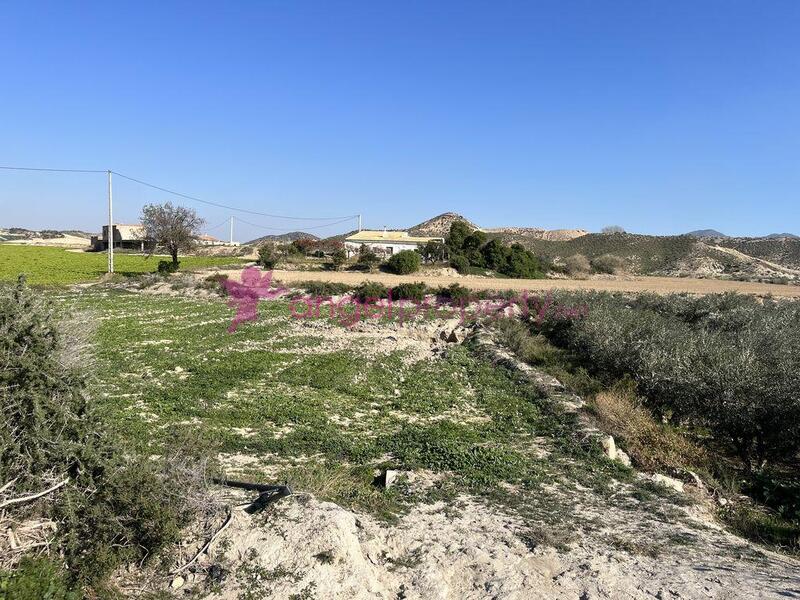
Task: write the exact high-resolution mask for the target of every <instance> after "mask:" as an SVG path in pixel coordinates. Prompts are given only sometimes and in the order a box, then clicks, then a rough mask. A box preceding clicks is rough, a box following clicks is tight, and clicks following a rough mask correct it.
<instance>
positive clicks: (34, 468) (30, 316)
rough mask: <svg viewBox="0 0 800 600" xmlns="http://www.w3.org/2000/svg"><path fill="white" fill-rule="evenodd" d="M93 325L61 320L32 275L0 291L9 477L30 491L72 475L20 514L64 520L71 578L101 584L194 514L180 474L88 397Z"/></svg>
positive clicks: (1, 425)
mask: <svg viewBox="0 0 800 600" xmlns="http://www.w3.org/2000/svg"><path fill="white" fill-rule="evenodd" d="M86 333H87V327H86V324H85V323H77V324H74V325H69V324H67V323H64V322H59V321H58V320H57V319H56V315H55V309H54V308H52V307H51V306H49V305H48V304H46V303H45V302H43V301H41V300H39V299H38V298H37V296H36V295H34V294H33V293H32V292H31V291H30V290H29V289H28V288H27V286H25V284H24V280H23V279H21V280H20V282H19V283H18V285H17V286H16V287H15V288H13V289H10V290H8V289H7V290H0V413H2V414H3V417H4V418H3V419H2V420H0V481H4V482H5V481H11V480H15V483H14V487H13V490H14V493H15V494H20V495H22V494H24V493H26V492H33V491H40V490H42V489H45V488H46V487H47V486H48V484H49V483H51V482H52V481H53V480H61V479H64V478H66V479H68V483H67V484H66V485H65V486H63V487H62V488H60V489H59V490H58V491H57V492H54V494H52V495H49V496H48V497H47V498H46V499H43V500H41V501H39V502H35V503H29V504H24V505H20V506H18V507H15V508H14V509H12V512H11V514H12V515H14V516H15V518H17V519H21V518H24V517H28V516H43V517H46V518H52V519H53V520H55V521H57V522H58V523H59V528H58V538H57V540H56V545H57V549H58V551H59V552H60V553H61V555H62V556H63V557H64V560H65V562H66V564H67V566H68V567H69V572H70V575H71V578H72V579H73V580H74V581H76V582H78V583H81V584H95V583H97V582H98V581H101V580H102V579H103V578H104V577H105V576H107V575H108V574H109V573H110V572H111V571H112V570H114V569H115V568H117V567H118V566H120V565H121V564H123V563H126V562H130V561H137V562H139V561H142V560H144V559H145V558H146V557H148V556H153V555H155V554H157V553H158V552H159V551H160V550H161V549H163V548H164V547H165V546H166V545H167V544H170V543H172V542H175V541H177V539H178V531H179V529H180V527H181V526H182V525H183V524H185V523H186V522H187V520H188V516H189V512H188V509H187V505H186V500H185V498H186V494H185V490H184V487H185V486H183V483H184V482H183V481H182V480H181V478H179V477H173V476H166V475H165V471H164V468H165V466H164V464H163V462H161V463H160V462H158V461H151V460H149V459H148V458H146V457H138V456H136V455H135V454H132V453H131V452H130V451H129V449H128V448H126V447H125V446H124V445H123V444H122V443H121V442H120V441H119V438H118V437H117V436H116V435H115V434H114V433H113V432H110V431H109V430H108V429H107V428H106V427H105V425H104V424H103V422H102V421H101V419H100V417H99V415H98V413H97V411H96V410H95V408H94V405H93V404H92V403H91V401H90V400H89V399H88V397H87V386H86V375H87V374H86V373H85V372H84V369H85V368H86V365H87V364H88V363H89V357H88V356H86V355H85V354H84V353H82V352H81V349H82V348H85V347H86V346H87V342H86V340H85V339H84V338H82V337H81V335H85V334H86Z"/></svg>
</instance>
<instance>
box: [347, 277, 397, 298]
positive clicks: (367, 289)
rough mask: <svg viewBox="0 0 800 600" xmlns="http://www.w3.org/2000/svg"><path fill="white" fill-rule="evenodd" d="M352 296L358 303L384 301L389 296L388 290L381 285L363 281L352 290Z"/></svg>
mask: <svg viewBox="0 0 800 600" xmlns="http://www.w3.org/2000/svg"><path fill="white" fill-rule="evenodd" d="M353 296H354V297H355V298H357V299H358V300H359V301H360V302H375V301H376V300H384V299H387V298H388V296H389V290H388V289H386V286H385V285H383V284H382V283H378V282H376V281H365V282H364V283H362V284H360V285H358V286H357V287H356V288H355V289H354V290H353Z"/></svg>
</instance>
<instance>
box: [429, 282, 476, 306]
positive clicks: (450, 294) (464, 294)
mask: <svg viewBox="0 0 800 600" xmlns="http://www.w3.org/2000/svg"><path fill="white" fill-rule="evenodd" d="M436 295H437V296H439V297H440V298H444V299H446V300H450V301H452V302H463V303H465V304H466V303H468V302H469V301H470V299H471V297H472V294H471V292H470V290H469V289H468V288H465V287H464V286H463V285H460V284H458V283H451V284H450V285H449V286H447V287H440V288H439V289H437V290H436Z"/></svg>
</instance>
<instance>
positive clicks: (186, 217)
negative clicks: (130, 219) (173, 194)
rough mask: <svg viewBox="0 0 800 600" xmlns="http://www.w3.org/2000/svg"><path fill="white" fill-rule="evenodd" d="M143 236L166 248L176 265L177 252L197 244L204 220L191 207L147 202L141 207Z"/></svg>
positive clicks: (187, 249)
mask: <svg viewBox="0 0 800 600" xmlns="http://www.w3.org/2000/svg"><path fill="white" fill-rule="evenodd" d="M141 221H142V227H143V228H144V231H143V236H144V238H145V239H147V240H152V241H153V242H154V243H155V245H156V246H162V247H164V248H166V250H167V252H169V254H170V256H171V257H172V265H173V267H175V268H177V267H178V252H188V251H191V250H192V249H194V247H195V245H196V244H197V236H198V235H200V228H201V227H202V226H203V225H204V224H205V221H204V220H203V219H201V218H200V217H199V216H197V213H196V212H195V211H194V210H192V209H191V208H186V207H185V206H173V205H172V204H171V203H170V202H167V203H165V204H147V205H145V206H144V207H143V208H142V216H141Z"/></svg>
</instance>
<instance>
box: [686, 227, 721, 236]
mask: <svg viewBox="0 0 800 600" xmlns="http://www.w3.org/2000/svg"><path fill="white" fill-rule="evenodd" d="M686 235H690V236H692V237H696V238H726V237H728V236H727V235H725V234H724V233H722V232H720V231H717V230H716V229H697V230H695V231H690V232H689V233H687V234H686Z"/></svg>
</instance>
